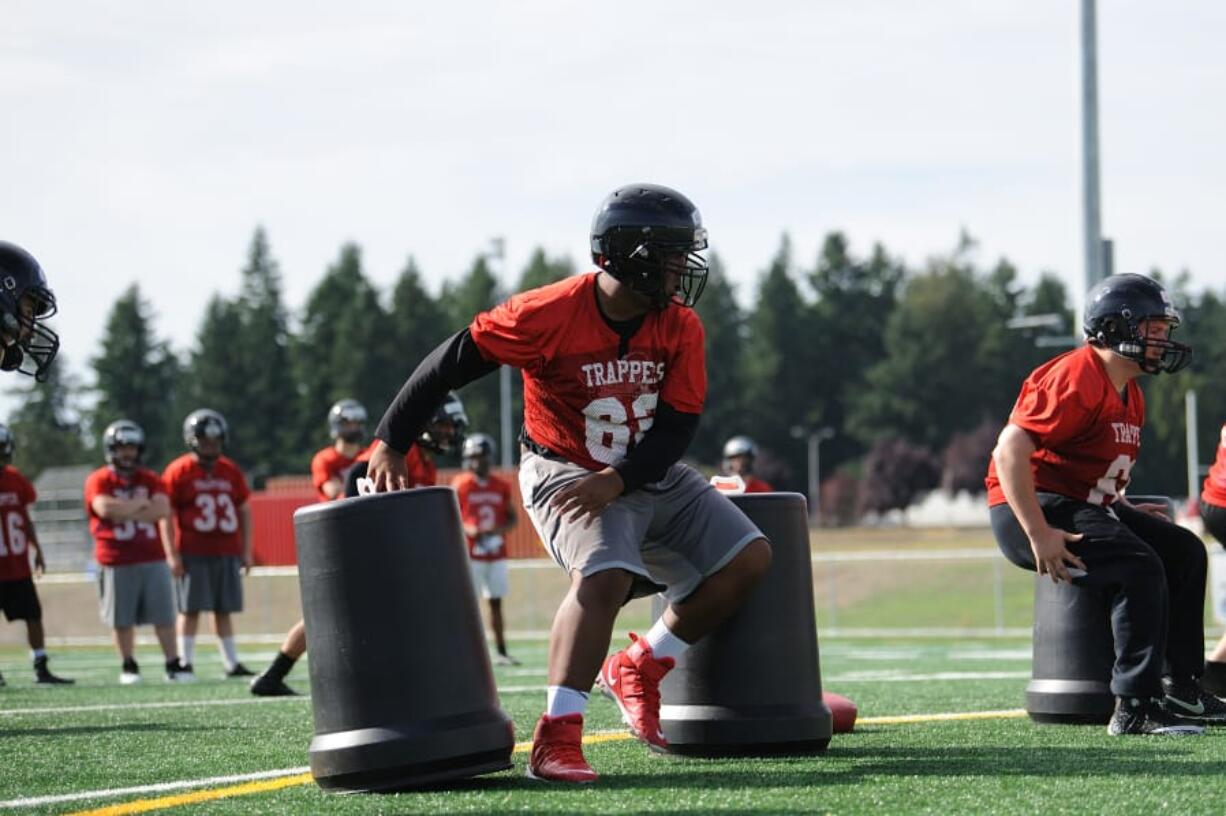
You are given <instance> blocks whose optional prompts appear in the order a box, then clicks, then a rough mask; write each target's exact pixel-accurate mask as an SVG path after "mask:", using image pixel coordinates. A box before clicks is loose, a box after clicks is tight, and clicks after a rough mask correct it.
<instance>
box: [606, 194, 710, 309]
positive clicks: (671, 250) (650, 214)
mask: <svg viewBox="0 0 1226 816" xmlns="http://www.w3.org/2000/svg"><path fill="white" fill-rule="evenodd" d="M707 245H708V244H707V231H706V229H704V228H703V226H702V215H701V214H700V213H699V212H698V208H697V207H695V206H694V204H693V203H692V202H691V201H690V200H689V199H688V198H686V197H685V196H683V195H682V194H681V193H678V192H677V191H676V190H671V189H669V188H668V187H662V186H660V185H655V184H634V185H628V186H626V187H619V188H618V189H616V190H614V191H613V192H612V193H610V194H609V195H608V196H607V197H606V198H605V200H604V201H603V202H602V203H601V206H600V209H598V210H597V211H596V217H595V218H594V219H593V220H592V236H591V248H592V260H593V261H594V262H595V264H596V265H597V266H598V267H600V268H601V269H603V270H604V271H606V272H608V273H609V274H610V275H612V276H613V277H614V278H616V279H617V280H619V281H621V282H623V283H625V284H626V285H627V286H629V287H630V288H631V290H633V291H634V292H636V293H638V294H639V295H641V296H643V297H644V298H646V299H647V300H648V301H649V303H650V304H651V306H652V308H654V309H665V308H667V307H668V306H669V305H670V304H676V305H678V306H686V307H692V306H693V305H694V304H696V303H697V302H698V298H699V297H701V296H702V290H703V289H704V288H705V287H706V284H707V273H708V269H709V265H708V263H707V259H706V258H705V257H703V255H702V254H701V253H702V252H703V251H704V250H706V249H707Z"/></svg>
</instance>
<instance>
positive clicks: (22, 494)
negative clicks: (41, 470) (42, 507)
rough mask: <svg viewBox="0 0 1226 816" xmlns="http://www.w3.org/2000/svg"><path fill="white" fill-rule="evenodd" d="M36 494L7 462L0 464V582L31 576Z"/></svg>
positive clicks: (23, 477) (30, 485) (27, 482)
mask: <svg viewBox="0 0 1226 816" xmlns="http://www.w3.org/2000/svg"><path fill="white" fill-rule="evenodd" d="M37 497H38V494H37V493H35V491H34V485H32V484H30V481H29V480H28V479H27V478H26V477H25V476H22V475H21V473H19V472H18V470H17V468H15V467H12V466H10V465H0V581H19V580H21V579H22V578H29V577H30V546H29V545H30V532H31V529H32V528H31V527H30V514H29V513H28V512H27V511H26V508H27V507H29V506H30V505H31V504H33V503H34V500H35V499H36V498H37Z"/></svg>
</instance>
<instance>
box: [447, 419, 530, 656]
mask: <svg viewBox="0 0 1226 816" xmlns="http://www.w3.org/2000/svg"><path fill="white" fill-rule="evenodd" d="M494 450H495V445H494V440H493V439H492V438H490V437H489V436H487V435H486V434H473V435H472V436H470V437H468V438H467V439H465V440H464V450H463V452H462V454H461V461H462V463H463V465H464V471H463V472H462V473H460V474H458V475H457V476H456V477H455V478H454V479H453V480H452V481H451V486H452V487H453V488H455V492H456V498H457V499H458V500H459V502H460V519H461V521H462V522H463V524H464V535H465V537H466V538H467V539H468V558H469V566H470V567H471V568H472V575H473V586H474V587H476V589H477V590H478V591H479V592H480V593H481V594H482V596H484V597H485V599H486V600H487V601H488V602H489V607H490V628H491V629H493V630H494V644H495V646H497V648H498V657H497V658H495V660H494V662H495V663H497V664H499V665H501V666H518V665H519V661H518V660H516V659H515V658H513V657H511V655H509V654H508V653H507V640H506V633H505V629H504V626H503V620H502V599H503V598H505V597H506V594H507V585H508V580H507V548H506V540H505V539H504V536H505V535H506V533H508V532H510V530H511V529H513V528H514V527H515V524H516V522H517V521H518V519H517V518H516V517H515V510H514V509H513V508H512V506H511V486H510V485H509V484H507V483H506V482H504V481H503V480H502V479H500V478H498V477H497V476H495V475H494V474H493V473H490V468H491V467H492V466H493V462H494Z"/></svg>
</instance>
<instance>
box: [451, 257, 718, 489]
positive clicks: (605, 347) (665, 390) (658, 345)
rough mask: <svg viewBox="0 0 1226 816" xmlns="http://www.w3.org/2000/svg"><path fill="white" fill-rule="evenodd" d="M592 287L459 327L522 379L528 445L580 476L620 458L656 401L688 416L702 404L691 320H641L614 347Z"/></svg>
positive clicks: (566, 288) (665, 312)
mask: <svg viewBox="0 0 1226 816" xmlns="http://www.w3.org/2000/svg"><path fill="white" fill-rule="evenodd" d="M596 277H597V273H591V274H587V275H578V276H574V277H570V278H567V279H565V280H562V281H559V282H557V283H553V284H550V285H548V286H542V287H541V288H539V289H533V290H531V291H528V292H523V293H521V294H518V295H515V296H514V297H512V298H511V299H509V300H508V301H506V302H505V303H503V304H501V305H500V306H496V307H495V308H493V309H491V310H489V311H488V312H482V313H481V314H479V315H477V316H476V318H474V320H473V322H472V325H471V326H469V332H470V333H471V334H472V338H473V341H474V342H475V343H476V344H477V348H478V349H480V350H481V354H482V356H483V357H485V359H487V360H489V361H491V362H498V363H502V364H504V365H512V366H515V367H517V368H519V369H522V371H523V377H524V427H525V428H526V429H527V432H528V435H529V436H531V437H532V439H533V441H535V442H536V443H538V444H540V445H543V446H545V447H546V448H548V449H549V450H551V451H553V452H554V453H556V454H558V455H560V456H562V457H565V458H566V459H568V460H569V461H571V462H574V463H575V464H577V465H582V466H583V467H585V468H587V469H589V470H602V469H603V468H604V467H605V466H607V465H612V464H615V463H616V462H619V461H620V460H621V459H622V458H624V457H625V455H626V452H627V451H629V450H631V449H632V448H633V447H634V445H635V444H636V443H637V442H638V440H639V439H641V438H642V436H643V434H644V433H646V431H647V429H648V428H650V427H651V423H652V421H653V419H654V418H655V413H656V404H657V403H658V402H659V401H660V400H663V401H664V402H666V403H668V404H669V405H671V406H672V407H673V408H675V409H677V410H678V411H681V412H684V413H689V414H697V413H701V412H702V404H703V401H704V400H705V399H706V395H707V371H706V366H705V363H704V359H703V330H702V323H701V322H700V321H699V319H698V315H697V314H695V313H694V311H693V310H692V309H687V308H684V307H681V306H673V305H670V306H668V307H667V308H665V309H662V310H659V311H651V312H648V313H647V314H646V315H645V316H644V318H643V322H642V325H641V326H639V328H638V330H637V331H635V333H634V334H633V335H632V336H631V337H630V338H629V341H628V342H627V343H625V345H624V347H623V346H622V342H621V338H620V337H619V336H618V334H617V332H615V331H614V330H613V329H612V328H611V327H610V326H609V324H608V323H607V322H605V318H604V317H603V315H602V314H601V312H600V308H599V307H598V306H597V305H596Z"/></svg>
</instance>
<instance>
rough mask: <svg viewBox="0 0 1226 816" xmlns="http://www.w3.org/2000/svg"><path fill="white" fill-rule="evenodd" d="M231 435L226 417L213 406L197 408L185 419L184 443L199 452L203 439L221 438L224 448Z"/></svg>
mask: <svg viewBox="0 0 1226 816" xmlns="http://www.w3.org/2000/svg"><path fill="white" fill-rule="evenodd" d="M229 435H230V427H229V426H228V425H227V424H226V418H225V417H223V416H222V415H221V414H219V413H218V412H217V411H214V410H213V409H211V408H197V409H196V410H195V411H192V412H191V413H190V414H188V415H187V419H185V420H183V444H185V445H187V447H188V448H189V449H191V450H193V451H196V452H199V448H200V440H201V439H204V438H209V439H220V440H221V446H222V447H223V448H224V447H225V446H226V440H227V439H228V438H229Z"/></svg>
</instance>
